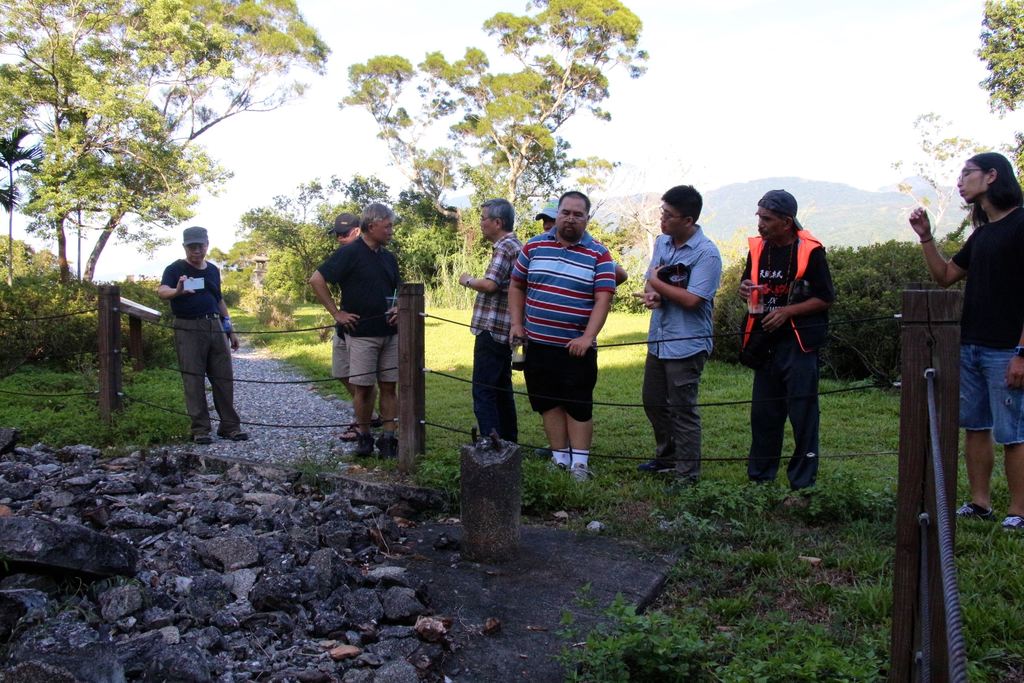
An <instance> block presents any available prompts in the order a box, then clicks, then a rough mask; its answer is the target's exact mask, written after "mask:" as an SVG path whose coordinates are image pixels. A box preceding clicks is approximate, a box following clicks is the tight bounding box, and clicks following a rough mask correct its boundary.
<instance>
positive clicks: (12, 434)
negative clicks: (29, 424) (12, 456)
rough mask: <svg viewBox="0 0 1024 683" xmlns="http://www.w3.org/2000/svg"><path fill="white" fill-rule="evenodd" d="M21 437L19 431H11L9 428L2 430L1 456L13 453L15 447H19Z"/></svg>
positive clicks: (0, 434) (0, 441) (0, 438)
mask: <svg viewBox="0 0 1024 683" xmlns="http://www.w3.org/2000/svg"><path fill="white" fill-rule="evenodd" d="M19 436H21V432H19V431H18V430H17V429H10V428H8V427H4V428H3V429H0V455H5V454H7V453H10V452H11V451H13V450H14V447H15V446H17V445H18V437H19Z"/></svg>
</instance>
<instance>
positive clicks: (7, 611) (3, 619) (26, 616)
mask: <svg viewBox="0 0 1024 683" xmlns="http://www.w3.org/2000/svg"><path fill="white" fill-rule="evenodd" d="M46 603H47V598H46V593H43V592H40V591H37V590H31V589H13V590H0V638H6V637H7V636H9V635H10V634H11V631H13V630H14V627H15V626H17V625H18V623H19V622H21V623H31V622H35V621H41V620H43V619H44V618H45V617H46Z"/></svg>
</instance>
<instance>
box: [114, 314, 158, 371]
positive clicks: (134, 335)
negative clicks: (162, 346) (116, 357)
mask: <svg viewBox="0 0 1024 683" xmlns="http://www.w3.org/2000/svg"><path fill="white" fill-rule="evenodd" d="M120 308H121V313H122V314H124V315H127V316H128V356H129V357H130V358H131V359H132V368H133V369H134V370H136V371H139V370H142V369H144V368H145V363H144V362H143V359H142V321H143V320H149V321H150V322H158V321H159V320H160V311H156V310H153V309H152V308H149V307H148V306H143V305H142V304H140V303H138V302H137V301H132V300H131V299H125V298H124V297H121V300H120Z"/></svg>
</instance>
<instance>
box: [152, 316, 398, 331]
mask: <svg viewBox="0 0 1024 683" xmlns="http://www.w3.org/2000/svg"><path fill="white" fill-rule="evenodd" d="M387 317H389V315H388V314H387V313H381V314H378V315H366V316H360V317H359V322H363V321H366V320H378V319H380V318H387ZM185 320H190V318H185ZM143 322H146V323H148V324H149V325H152V326H153V327H163V328H164V329H168V330H177V331H180V332H201V333H209V332H210V330H190V329H186V328H183V327H177V326H175V325H174V324H173V323H171V324H167V323H162V322H158V321H156V320H144V321H143ZM337 325H338V323H336V322H332V323H329V324H327V325H319V326H317V327H297V328H291V329H287V330H240V329H237V328H235V329H232V332H234V333H235V334H254V335H258V334H299V333H301V332H318V331H320V330H330V329H334V328H335V327H336V326H337Z"/></svg>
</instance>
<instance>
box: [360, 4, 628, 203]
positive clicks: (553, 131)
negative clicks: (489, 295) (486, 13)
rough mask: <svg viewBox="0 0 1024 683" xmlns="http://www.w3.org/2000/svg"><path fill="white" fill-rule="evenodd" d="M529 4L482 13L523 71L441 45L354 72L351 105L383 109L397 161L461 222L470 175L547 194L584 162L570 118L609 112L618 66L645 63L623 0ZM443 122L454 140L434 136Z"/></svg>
mask: <svg viewBox="0 0 1024 683" xmlns="http://www.w3.org/2000/svg"><path fill="white" fill-rule="evenodd" d="M531 9H532V10H533V12H532V13H529V14H525V15H515V14H511V13H508V12H499V13H498V14H495V15H494V16H493V17H491V18H490V19H488V20H487V21H486V22H484V26H483V28H484V31H485V32H486V33H487V34H488V35H489V36H491V37H493V38H495V39H496V41H497V44H498V47H499V49H500V50H501V52H502V53H503V54H504V55H505V57H506V58H511V60H512V61H513V62H514V63H515V64H517V65H518V69H517V70H515V71H509V72H497V71H493V70H492V69H491V65H490V61H489V60H488V57H487V55H486V54H485V53H484V51H483V50H480V49H478V48H474V47H470V48H467V49H466V51H465V54H464V55H463V57H462V58H461V59H457V60H455V61H449V60H448V59H447V58H445V57H444V55H443V54H441V53H440V52H431V53H428V54H427V55H426V57H425V58H424V60H423V61H422V62H420V64H418V65H417V66H416V67H413V65H412V63H411V62H409V61H408V60H407V59H406V58H404V57H401V56H397V55H390V56H377V57H373V58H371V59H369V60H368V61H366V62H365V63H363V64H355V65H353V66H352V67H350V69H349V92H348V95H347V96H346V97H345V98H344V99H343V100H342V106H345V105H348V106H360V107H364V108H365V109H366V110H367V111H368V112H369V113H370V114H371V115H372V116H373V118H374V120H375V121H376V122H377V125H378V127H379V129H380V133H379V136H380V137H381V138H382V139H383V140H384V141H385V142H386V143H387V146H388V150H389V151H390V153H391V156H392V160H393V161H394V163H395V164H396V165H397V166H398V167H399V168H400V169H402V171H403V172H404V173H405V174H406V176H407V177H408V178H409V179H410V180H411V181H412V183H413V185H414V187H415V189H416V190H417V191H418V192H420V193H422V194H424V195H425V196H427V197H430V198H431V200H432V201H433V202H434V206H435V208H436V209H437V210H438V211H439V212H441V213H442V214H443V215H445V216H448V217H450V218H452V219H454V220H457V221H460V220H461V214H460V212H459V210H458V209H456V208H455V207H452V206H450V205H448V204H446V203H445V201H444V195H445V193H447V192H450V191H452V190H454V189H456V188H457V187H459V186H460V184H461V183H464V182H468V183H469V184H471V185H473V186H474V187H475V188H476V189H477V191H478V193H479V194H488V195H490V196H494V195H499V196H504V197H505V198H507V199H508V200H510V201H513V202H516V201H517V200H521V199H524V198H539V197H543V196H546V195H547V194H548V193H549V192H551V191H552V190H553V189H554V188H555V187H557V186H558V183H559V182H560V181H561V180H562V179H563V178H564V177H565V176H566V174H567V173H568V172H569V170H570V169H572V168H574V166H575V164H576V160H575V159H572V158H571V157H570V156H569V143H568V141H567V140H565V139H564V138H563V137H562V136H561V129H562V127H563V126H564V125H565V123H566V122H567V121H569V120H570V119H571V118H572V117H573V116H575V115H577V114H580V113H584V112H586V113H590V114H591V115H593V116H595V117H597V118H599V119H602V120H608V119H610V115H609V113H608V112H607V111H606V110H605V109H603V106H602V105H603V103H604V102H605V100H606V99H607V98H608V97H609V94H610V93H609V81H608V73H609V72H610V71H611V70H612V69H614V68H616V67H622V68H625V69H626V70H627V72H628V74H629V75H630V76H631V77H634V78H635V77H639V76H640V75H641V74H642V73H643V72H644V66H643V64H644V62H645V60H646V59H647V53H646V52H645V51H644V50H641V49H640V48H639V47H638V46H639V41H640V32H641V28H642V23H641V21H640V19H639V18H638V17H637V16H636V15H635V14H633V12H631V11H630V10H629V9H628V8H627V7H626V6H625V5H623V4H622V3H621V2H619V1H618V0H533V2H532V3H531V5H530V8H528V11H529V10H531ZM439 127H440V128H442V129H443V133H444V134H446V136H447V138H448V140H449V141H450V142H449V144H448V146H440V147H433V146H432V145H431V141H436V140H438V139H440V138H441V135H439V133H440V132H442V131H438V130H437V128H439ZM435 144H436V142H435ZM484 188H486V191H485V192H481V191H480V190H483V189H484Z"/></svg>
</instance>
